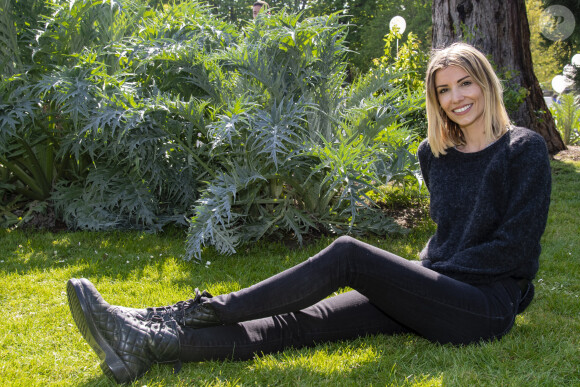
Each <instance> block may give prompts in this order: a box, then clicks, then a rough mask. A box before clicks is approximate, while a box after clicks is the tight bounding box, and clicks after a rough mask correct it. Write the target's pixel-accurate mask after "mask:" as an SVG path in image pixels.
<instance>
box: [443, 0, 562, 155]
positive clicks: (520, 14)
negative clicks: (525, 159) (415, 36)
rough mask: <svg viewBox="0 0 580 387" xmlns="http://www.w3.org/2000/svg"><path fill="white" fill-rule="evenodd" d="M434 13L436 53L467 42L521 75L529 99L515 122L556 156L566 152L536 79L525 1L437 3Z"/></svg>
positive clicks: (452, 0) (514, 116)
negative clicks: (542, 140) (439, 49)
mask: <svg viewBox="0 0 580 387" xmlns="http://www.w3.org/2000/svg"><path fill="white" fill-rule="evenodd" d="M432 7H433V8H432V17H433V41H432V46H433V48H442V47H445V46H447V45H449V44H451V43H453V42H456V41H463V42H467V43H470V44H472V45H474V46H475V47H477V48H478V49H480V50H481V51H482V52H483V53H485V54H486V55H488V56H491V59H492V60H493V63H494V64H495V66H496V67H497V68H498V69H510V70H515V71H516V73H517V74H516V75H515V79H514V81H516V82H517V83H518V84H519V85H521V86H522V87H524V88H526V90H527V91H528V95H527V97H526V98H525V100H524V102H523V103H522V105H521V106H520V107H519V109H518V111H517V112H515V113H513V114H512V116H511V119H512V121H513V122H514V124H516V125H518V126H524V127H527V128H530V129H532V130H534V131H536V132H538V133H540V134H541V135H542V136H543V137H544V139H545V140H546V143H547V144H548V150H549V152H550V153H551V154H555V153H557V152H559V151H561V150H563V149H566V146H565V145H564V142H563V141H562V137H561V136H560V133H559V132H558V130H557V129H556V126H555V124H554V120H553V118H552V115H551V114H550V111H549V109H548V107H547V106H546V102H545V101H544V98H543V93H542V90H541V88H540V84H539V82H538V80H537V78H536V76H535V75H534V70H533V66H532V54H531V52H530V27H529V25H528V18H527V14H526V5H525V0H505V1H498V0H492V1H487V0H433V6H432Z"/></svg>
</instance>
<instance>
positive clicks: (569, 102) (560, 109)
mask: <svg viewBox="0 0 580 387" xmlns="http://www.w3.org/2000/svg"><path fill="white" fill-rule="evenodd" d="M579 98H580V97H575V96H574V94H562V95H560V97H559V99H558V102H557V103H554V104H553V105H552V106H551V107H550V112H551V113H552V116H553V117H554V121H555V122H556V128H558V130H559V131H560V134H561V135H562V139H563V140H564V144H566V145H574V144H578V143H580V103H579V102H578V100H579Z"/></svg>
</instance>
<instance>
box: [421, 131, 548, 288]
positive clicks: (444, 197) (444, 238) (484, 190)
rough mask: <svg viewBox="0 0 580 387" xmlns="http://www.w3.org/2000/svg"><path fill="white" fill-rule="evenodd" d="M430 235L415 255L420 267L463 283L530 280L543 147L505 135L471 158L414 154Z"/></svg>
mask: <svg viewBox="0 0 580 387" xmlns="http://www.w3.org/2000/svg"><path fill="white" fill-rule="evenodd" d="M418 154H419V162H420V164H421V171H422V173H423V179H424V180H425V183H426V185H427V188H428V189H429V192H430V196H431V217H432V218H433V220H434V221H435V223H436V224H437V231H436V232H435V235H433V237H431V239H430V240H429V242H428V243H427V246H426V247H425V248H424V249H423V251H422V252H421V259H422V263H423V265H424V266H426V267H429V268H431V269H433V270H435V271H437V272H439V273H441V274H445V275H447V276H450V277H452V278H455V279H458V280H461V281H463V282H468V283H473V284H482V283H489V282H493V281H496V280H500V279H503V278H506V277H517V278H526V279H533V278H534V276H535V275H536V272H537V271H538V266H539V256H540V250H541V247H540V237H541V236H542V233H543V232H544V229H545V227H546V220H547V217H548V207H549V205H550V190H551V174H550V162H549V158H548V151H547V148H546V143H545V141H544V139H543V138H542V137H541V136H540V135H538V134H536V133H534V132H532V131H530V130H528V129H524V128H517V127H516V128H513V129H511V130H509V131H508V132H507V133H506V134H505V135H504V136H502V137H501V138H500V139H498V140H497V141H496V142H494V143H493V144H492V145H490V146H489V147H487V148H485V149H483V150H481V151H479V152H475V153H462V152H460V151H458V150H456V149H455V148H450V149H447V154H446V155H441V156H439V157H438V158H436V157H435V156H434V155H433V153H432V152H431V148H430V146H429V144H428V142H427V141H426V140H425V141H423V142H422V143H421V145H420V146H419V151H418Z"/></svg>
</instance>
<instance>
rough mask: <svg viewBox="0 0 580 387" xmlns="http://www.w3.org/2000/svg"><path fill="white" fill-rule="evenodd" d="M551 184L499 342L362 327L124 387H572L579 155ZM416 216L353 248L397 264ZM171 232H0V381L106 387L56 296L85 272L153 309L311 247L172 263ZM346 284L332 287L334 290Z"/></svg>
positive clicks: (248, 276) (283, 264) (579, 290)
mask: <svg viewBox="0 0 580 387" xmlns="http://www.w3.org/2000/svg"><path fill="white" fill-rule="evenodd" d="M552 172H553V190H552V201H551V205H550V212H549V216H548V225H547V228H546V232H545V233H544V236H543V237H542V241H541V242H542V255H541V257H540V270H539V272H538V275H537V277H536V279H535V280H534V284H535V286H536V296H535V299H534V301H533V302H532V304H531V305H530V306H529V308H528V309H526V311H525V312H524V313H523V314H521V315H519V316H517V319H516V323H515V326H514V328H513V329H512V330H511V332H510V333H509V334H507V335H506V336H505V337H503V338H502V340H498V341H493V342H488V343H481V344H479V345H469V346H460V347H456V346H452V345H439V344H435V343H430V342H429V341H427V340H426V339H423V338H420V337H417V336H414V335H396V336H386V335H376V336H369V337H364V338H360V339H357V340H351V341H345V342H337V343H324V344H320V345H317V346H315V347H312V348H301V349H288V350H286V351H284V352H281V353H275V354H267V355H259V356H256V357H255V358H254V359H252V360H248V361H243V362H240V361H208V362H201V363H189V364H184V365H183V368H182V370H181V372H180V373H178V374H177V375H174V374H173V367H172V366H171V365H167V364H162V365H156V366H154V367H153V368H152V369H151V370H150V371H149V372H148V373H147V374H146V375H145V376H144V377H143V378H141V379H140V380H138V381H136V382H135V383H134V384H133V385H135V386H144V385H147V386H158V387H161V386H194V385H195V386H244V385H248V386H250V385H251V386H254V385H259V386H285V385H291V386H296V385H300V386H371V385H381V386H383V385H388V386H420V387H428V386H475V385H477V386H498V385H501V386H514V387H515V386H517V387H521V386H577V385H579V384H580V374H579V373H578V358H580V342H579V341H580V336H579V335H578V332H579V331H580V319H579V318H578V316H579V315H580V303H579V302H578V297H579V294H580V271H579V270H580V265H578V255H577V253H578V251H579V250H580V225H579V223H578V214H579V213H580V196H579V195H578V192H579V191H580V178H579V177H580V162H571V161H557V160H554V161H552ZM434 227H435V226H434V224H433V223H432V222H431V221H430V220H429V218H428V217H427V214H426V213H425V214H424V216H423V217H422V218H421V220H420V221H419V222H418V223H417V224H416V227H414V228H413V230H412V231H411V232H409V233H408V234H406V235H396V236H392V237H389V238H376V237H375V238H368V239H366V241H367V242H369V243H372V244H373V245H376V246H378V247H380V248H383V249H387V250H389V251H392V252H393V253H395V254H398V255H400V256H403V257H406V258H408V259H417V255H418V253H419V251H420V250H421V248H422V247H423V246H424V244H425V243H426V241H427V239H428V238H429V236H430V235H431V234H432V233H433V231H434ZM183 238H184V231H183V229H179V228H176V227H171V228H169V230H168V232H165V233H158V234H155V235H151V234H149V233H146V232H143V231H127V232H119V231H104V232H99V233H94V232H88V231H81V232H58V233H53V232H50V231H43V232H30V231H25V230H19V229H18V230H8V229H2V230H0V239H1V240H2V243H0V300H1V302H2V308H3V312H4V313H5V316H6V317H5V321H4V323H3V324H2V325H1V326H0V380H2V382H3V383H2V384H3V385H8V386H24V385H26V386H80V385H83V386H112V385H114V384H113V382H111V381H109V380H107V378H106V377H105V376H104V375H103V373H102V372H101V369H100V368H99V359H98V357H97V356H96V355H95V354H94V352H93V351H92V350H91V348H90V347H89V345H88V344H87V343H86V341H85V340H84V339H83V338H82V336H81V335H80V333H79V331H78V329H77V328H76V326H75V324H74V321H73V319H72V316H71V314H70V311H69V308H68V305H67V300H66V292H65V284H66V281H67V280H68V279H69V278H71V277H77V278H78V277H86V278H89V279H90V280H91V281H92V282H93V283H95V285H96V287H97V288H98V289H99V291H100V292H101V293H102V294H103V296H104V297H105V299H107V300H108V301H109V302H111V303H113V304H117V305H125V306H133V307H147V306H152V305H167V304H168V303H173V302H177V301H179V300H183V299H186V298H189V297H191V295H192V294H193V291H194V289H195V288H196V287H199V288H200V289H208V290H209V291H210V292H211V293H213V294H219V293H224V292H229V291H234V290H238V289H240V288H242V287H246V286H249V285H251V284H253V283H255V282H257V281H259V280H262V279H264V278H267V277H269V276H271V275H273V274H276V273H277V272H279V271H281V270H283V269H285V268H288V267H291V266H293V265H295V264H297V263H299V262H301V261H303V260H304V259H306V258H307V257H308V256H311V255H312V254H315V253H316V252H318V251H319V250H320V249H321V248H323V247H325V246H326V245H327V244H328V243H330V241H331V240H332V238H321V239H319V240H317V241H314V242H313V243H312V244H309V245H307V246H305V247H304V248H302V249H289V248H288V246H287V245H285V244H283V243H265V242H258V243H256V244H252V245H249V246H248V247H247V248H246V249H244V251H241V252H240V253H239V254H238V256H230V257H227V256H226V257H224V256H218V255H217V252H215V251H213V250H211V249H210V250H209V251H207V252H206V253H205V254H204V265H203V266H202V265H197V264H195V263H194V262H192V261H184V260H183V259H181V256H182V254H183ZM343 290H346V289H343Z"/></svg>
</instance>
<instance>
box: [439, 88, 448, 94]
mask: <svg viewBox="0 0 580 387" xmlns="http://www.w3.org/2000/svg"><path fill="white" fill-rule="evenodd" d="M446 91H447V89H439V94H443V93H445V92H446Z"/></svg>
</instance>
